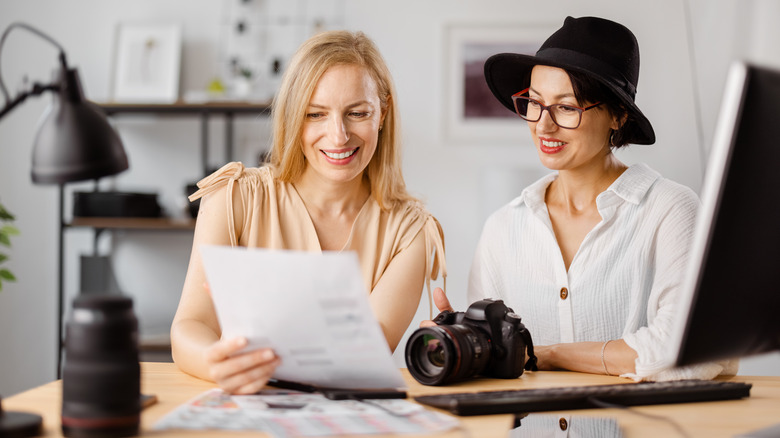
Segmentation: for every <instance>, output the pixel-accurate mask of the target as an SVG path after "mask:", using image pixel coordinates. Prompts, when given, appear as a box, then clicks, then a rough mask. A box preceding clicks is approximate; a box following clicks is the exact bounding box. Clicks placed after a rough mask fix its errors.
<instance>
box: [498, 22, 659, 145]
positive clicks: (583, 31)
mask: <svg viewBox="0 0 780 438" xmlns="http://www.w3.org/2000/svg"><path fill="white" fill-rule="evenodd" d="M535 65H549V66H552V67H559V68H562V69H564V70H568V71H576V72H580V73H584V74H587V75H589V76H591V77H593V78H595V79H596V80H598V81H599V82H601V83H602V84H604V85H605V86H606V87H607V88H609V89H610V90H612V91H613V92H614V93H615V95H617V97H618V98H619V99H620V101H621V102H622V103H623V104H624V105H625V107H626V109H627V110H628V112H629V115H630V117H629V119H628V121H627V122H626V123H633V124H635V125H636V126H635V128H636V129H632V130H630V131H628V132H633V133H634V135H633V136H631V137H630V138H625V139H624V140H625V141H626V143H635V144H653V143H655V132H654V131H653V126H652V125H651V124H650V121H649V120H647V117H645V116H644V114H642V111H640V110H639V107H637V106H636V103H634V97H635V96H636V86H637V83H638V82H639V44H638V43H637V41H636V37H635V36H634V34H633V33H631V31H630V30H628V28H626V27H625V26H623V25H622V24H619V23H615V22H614V21H610V20H606V19H603V18H597V17H580V18H573V17H566V20H564V22H563V26H562V27H561V28H560V29H558V30H557V31H556V32H555V33H553V34H552V35H551V36H550V37H549V38H547V40H546V41H545V42H544V44H542V47H541V48H540V49H539V50H538V51H537V52H536V56H531V55H522V54H519V53H500V54H497V55H493V56H491V57H490V58H488V60H487V61H485V80H486V81H487V84H488V87H489V88H490V91H491V92H493V95H494V96H496V98H497V99H498V100H499V102H501V103H502V104H503V105H504V106H505V107H507V108H509V109H510V110H511V111H513V112H514V110H515V108H514V104H513V103H512V95H513V94H515V93H517V92H518V91H520V90H522V89H524V88H527V87H528V84H527V83H523V81H526V82H527V81H528V80H529V78H530V77H531V74H530V73H531V70H532V69H533V67H534V66H535Z"/></svg>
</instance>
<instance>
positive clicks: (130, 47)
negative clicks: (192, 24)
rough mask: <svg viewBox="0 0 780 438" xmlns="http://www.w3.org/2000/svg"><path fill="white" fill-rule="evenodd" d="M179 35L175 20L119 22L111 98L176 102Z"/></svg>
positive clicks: (128, 100)
mask: <svg viewBox="0 0 780 438" xmlns="http://www.w3.org/2000/svg"><path fill="white" fill-rule="evenodd" d="M181 35H182V31H181V26H180V25H178V24H136V23H122V24H120V25H119V27H118V28H117V33H116V45H115V56H116V59H115V60H114V83H113V95H112V99H113V101H114V102H117V103H174V102H176V101H177V100H178V99H179V72H180V69H181V45H182V36H181Z"/></svg>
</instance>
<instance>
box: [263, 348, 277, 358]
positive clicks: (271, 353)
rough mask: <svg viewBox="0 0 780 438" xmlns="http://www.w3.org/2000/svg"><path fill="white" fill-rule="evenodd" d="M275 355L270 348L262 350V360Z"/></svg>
mask: <svg viewBox="0 0 780 438" xmlns="http://www.w3.org/2000/svg"><path fill="white" fill-rule="evenodd" d="M275 356H276V355H275V354H274V352H273V351H271V350H266V351H264V352H263V360H271V359H273V358H274V357H275Z"/></svg>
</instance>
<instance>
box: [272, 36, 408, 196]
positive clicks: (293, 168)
mask: <svg viewBox="0 0 780 438" xmlns="http://www.w3.org/2000/svg"><path fill="white" fill-rule="evenodd" d="M344 64H347V65H359V66H361V67H363V68H365V69H366V71H368V73H369V74H370V75H371V77H372V78H373V79H374V81H375V82H376V84H377V91H378V93H379V100H380V104H381V106H382V109H383V110H384V111H385V119H384V123H383V125H382V128H380V131H379V140H378V142H377V148H376V151H375V152H374V156H373V157H372V158H371V161H370V162H369V163H368V167H367V168H366V176H367V177H368V181H369V184H370V186H371V193H372V196H373V197H374V199H375V200H376V201H377V203H378V204H379V206H380V207H381V208H383V209H388V208H390V207H392V206H393V205H394V204H395V203H397V202H401V201H407V200H414V199H415V198H414V197H412V196H411V195H410V194H409V193H408V192H407V191H406V184H405V183H404V179H403V174H402V171H401V153H400V152H401V145H400V141H401V135H400V121H399V120H398V106H397V104H396V99H395V95H396V94H395V86H394V85H393V80H392V76H391V75H390V70H389V69H388V68H387V65H386V64H385V60H384V58H382V55H381V54H380V53H379V50H378V49H377V48H376V45H375V44H374V43H373V41H371V39H369V38H368V37H367V36H366V35H365V34H363V32H349V31H343V30H341V31H328V32H322V33H320V34H317V35H315V36H313V37H311V38H309V39H308V40H307V41H306V42H304V43H303V44H302V45H301V46H300V47H299V48H298V50H297V51H296V52H295V55H294V56H293V58H292V60H291V61H290V65H289V66H288V68H287V70H286V71H285V73H284V76H283V77H282V83H281V87H280V89H279V92H278V93H277V95H276V97H275V98H274V101H273V103H272V110H271V113H272V119H273V141H272V146H271V154H270V163H269V164H270V166H271V167H272V168H273V169H274V172H275V175H276V177H277V178H278V179H280V180H282V181H287V182H292V181H295V180H296V179H297V178H298V177H299V176H300V175H301V174H302V173H303V170H304V168H305V166H306V162H305V159H304V155H303V145H302V136H303V123H304V121H305V117H306V111H307V109H308V106H309V101H310V100H311V97H312V95H313V94H314V89H315V88H316V86H317V82H319V80H320V77H322V75H323V74H324V73H325V72H326V71H327V70H328V69H329V68H331V67H333V66H335V65H344Z"/></svg>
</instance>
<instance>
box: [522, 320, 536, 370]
mask: <svg viewBox="0 0 780 438" xmlns="http://www.w3.org/2000/svg"><path fill="white" fill-rule="evenodd" d="M520 335H521V336H522V337H523V340H524V341H525V345H526V348H527V352H528V362H526V363H525V366H524V367H523V368H524V369H525V370H526V371H539V368H538V367H537V366H536V363H537V362H538V359H537V358H536V355H535V354H534V341H533V340H531V332H529V331H528V329H526V328H523V329H522V330H520Z"/></svg>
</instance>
